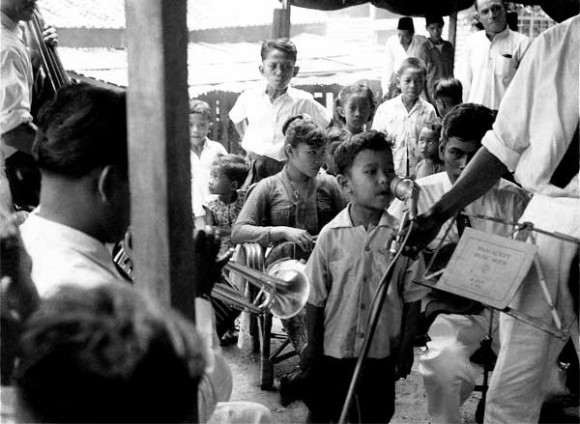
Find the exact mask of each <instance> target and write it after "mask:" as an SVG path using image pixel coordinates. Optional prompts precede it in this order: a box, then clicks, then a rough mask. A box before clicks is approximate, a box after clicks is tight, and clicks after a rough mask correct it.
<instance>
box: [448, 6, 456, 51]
mask: <svg viewBox="0 0 580 424" xmlns="http://www.w3.org/2000/svg"><path fill="white" fill-rule="evenodd" d="M447 34H448V35H447V39H448V40H449V42H450V43H451V44H453V47H456V45H455V42H456V38H457V3H455V9H454V10H453V12H451V13H450V14H449V30H448V33H447Z"/></svg>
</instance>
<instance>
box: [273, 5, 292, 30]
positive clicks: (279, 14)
mask: <svg viewBox="0 0 580 424" xmlns="http://www.w3.org/2000/svg"><path fill="white" fill-rule="evenodd" d="M272 38H290V2H289V1H288V0H282V7H281V8H277V9H274V19H273V22H272Z"/></svg>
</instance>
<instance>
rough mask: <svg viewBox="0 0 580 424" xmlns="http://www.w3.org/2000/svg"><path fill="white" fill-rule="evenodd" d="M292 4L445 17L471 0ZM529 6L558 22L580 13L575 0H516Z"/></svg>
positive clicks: (297, 0)
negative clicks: (361, 7)
mask: <svg viewBox="0 0 580 424" xmlns="http://www.w3.org/2000/svg"><path fill="white" fill-rule="evenodd" d="M291 3H292V5H294V6H298V7H305V8H308V9H317V10H338V9H344V8H346V7H351V6H357V5H361V4H365V3H371V4H372V5H373V6H375V7H379V8H381V9H387V10H389V11H391V12H393V13H396V14H399V15H407V16H425V15H428V14H437V15H442V16H446V15H449V14H451V13H452V12H455V11H460V10H464V9H467V8H469V7H470V6H471V5H473V3H474V0H372V1H368V0H291ZM515 3H521V4H525V5H528V6H532V5H538V6H541V7H542V9H544V11H545V12H546V13H547V14H548V15H550V17H551V18H552V19H554V20H555V21H557V22H561V21H563V20H565V19H567V18H569V17H571V16H574V15H577V14H578V13H579V12H580V6H579V3H580V2H579V1H578V0H518V1H516V2H515Z"/></svg>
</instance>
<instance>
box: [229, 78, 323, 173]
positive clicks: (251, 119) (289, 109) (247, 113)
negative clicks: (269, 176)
mask: <svg viewBox="0 0 580 424" xmlns="http://www.w3.org/2000/svg"><path fill="white" fill-rule="evenodd" d="M303 113H307V114H308V115H310V116H311V117H312V119H313V120H314V122H315V123H317V124H318V125H320V126H321V127H322V128H326V127H327V126H328V124H329V123H330V118H331V116H330V113H329V112H328V111H327V110H326V109H325V108H324V107H323V106H322V105H321V104H320V103H318V102H317V101H316V100H314V97H312V95H311V94H310V93H307V92H306V91H302V90H298V89H296V88H292V87H288V91H286V93H285V94H283V95H281V96H280V97H278V98H277V99H275V100H274V102H271V101H270V98H269V97H268V95H267V94H266V87H265V86H264V85H263V84H262V85H260V86H259V87H255V88H250V89H248V90H246V91H244V92H243V93H242V94H240V97H238V100H236V104H235V105H234V107H233V108H232V110H231V111H230V114H229V116H230V119H231V120H232V122H233V123H234V124H239V123H240V122H242V121H243V120H244V119H247V120H248V127H247V129H246V132H245V134H244V139H243V140H242V147H243V148H244V149H245V150H246V151H247V152H252V153H255V154H258V155H262V156H268V157H269V158H272V159H275V160H277V161H282V162H283V161H286V155H285V154H284V148H283V147H284V135H283V134H282V126H283V125H284V123H285V122H286V120H288V118H290V117H292V116H295V115H300V114H303Z"/></svg>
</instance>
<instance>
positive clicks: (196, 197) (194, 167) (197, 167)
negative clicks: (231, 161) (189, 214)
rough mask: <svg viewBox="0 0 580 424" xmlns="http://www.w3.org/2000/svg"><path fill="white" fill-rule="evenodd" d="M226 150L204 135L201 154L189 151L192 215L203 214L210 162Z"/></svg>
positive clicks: (206, 197)
mask: <svg viewBox="0 0 580 424" xmlns="http://www.w3.org/2000/svg"><path fill="white" fill-rule="evenodd" d="M227 154H228V151H227V150H226V148H225V147H224V146H222V145H221V144H220V143H218V142H217V141H212V140H210V139H209V138H207V137H206V139H205V141H204V143H203V147H202V149H201V154H200V155H199V156H198V155H197V153H194V152H193V151H191V152H190V154H189V157H190V160H191V204H192V209H193V216H195V217H198V216H205V210H204V209H203V204H204V202H205V201H206V200H207V199H208V197H209V195H210V192H209V175H210V173H211V165H212V163H213V162H214V161H215V160H216V159H217V158H218V157H219V156H222V155H227Z"/></svg>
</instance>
